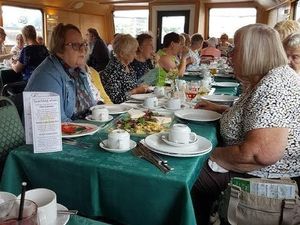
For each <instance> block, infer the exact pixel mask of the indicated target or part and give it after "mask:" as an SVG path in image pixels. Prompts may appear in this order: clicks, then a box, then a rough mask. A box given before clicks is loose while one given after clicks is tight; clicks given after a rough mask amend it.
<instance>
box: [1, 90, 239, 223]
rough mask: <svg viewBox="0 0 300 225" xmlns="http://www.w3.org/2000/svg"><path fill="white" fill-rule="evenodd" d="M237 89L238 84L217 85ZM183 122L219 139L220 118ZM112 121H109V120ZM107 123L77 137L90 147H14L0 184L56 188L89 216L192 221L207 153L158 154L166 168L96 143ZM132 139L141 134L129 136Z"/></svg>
mask: <svg viewBox="0 0 300 225" xmlns="http://www.w3.org/2000/svg"><path fill="white" fill-rule="evenodd" d="M216 91H217V92H218V93H223V94H229V95H236V94H237V91H238V90H237V88H220V89H219V88H217V90H216ZM174 120H175V121H174V122H180V123H186V124H187V125H188V126H189V127H190V128H191V130H192V131H193V132H195V133H196V134H198V135H201V136H203V137H205V138H207V139H208V140H210V141H211V142H212V145H213V147H215V146H217V144H218V122H192V121H187V120H182V119H178V118H176V117H174ZM113 122H114V121H112V122H111V123H113ZM100 138H101V139H102V140H103V139H105V138H107V132H106V130H105V129H100V131H99V132H97V133H96V134H94V135H90V136H84V137H79V138H78V139H77V140H79V141H81V142H83V143H91V144H92V146H91V147H90V148H88V149H83V148H80V147H76V146H73V145H68V144H63V151H60V152H56V153H43V154H34V153H33V146H32V145H23V146H20V147H18V148H16V149H14V150H12V151H11V152H10V153H9V155H8V157H7V160H6V163H5V168H4V172H3V176H2V179H1V183H0V190H3V191H9V192H12V193H14V194H19V193H20V191H21V190H20V184H21V182H22V181H27V183H28V186H29V187H30V188H38V187H44V188H49V189H51V190H53V191H55V192H56V194H57V201H58V202H59V203H60V204H63V205H65V206H66V207H67V208H69V209H77V210H79V212H80V213H81V214H82V215H84V216H87V217H90V218H95V217H103V218H109V219H112V220H114V221H117V222H118V223H121V224H130V225H140V224H144V225H148V224H149V225H160V224H161V225H163V224H174V225H175V224H185V225H193V224H196V219H195V213H194V209H193V204H192V199H191V195H190V190H191V188H192V186H193V184H194V182H195V180H196V179H197V176H198V175H199V172H200V170H201V168H202V166H203V164H204V163H205V161H206V159H207V158H208V157H209V153H208V154H205V155H202V156H198V157H190V158H176V157H170V156H162V157H163V158H164V159H166V160H168V163H169V165H170V166H171V167H173V168H174V170H173V171H171V172H169V173H167V174H164V173H162V172H161V171H160V170H158V169H157V168H156V167H154V166H153V165H152V164H150V163H148V162H146V161H145V160H142V159H140V158H138V157H136V156H134V155H133V154H132V153H131V151H128V152H125V153H122V154H116V153H110V152H107V151H104V150H103V149H101V147H99V142H100ZM132 139H133V140H134V141H140V140H141V139H142V137H140V136H132Z"/></svg>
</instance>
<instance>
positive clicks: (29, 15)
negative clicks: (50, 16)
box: [2, 6, 43, 45]
mask: <svg viewBox="0 0 300 225" xmlns="http://www.w3.org/2000/svg"><path fill="white" fill-rule="evenodd" d="M2 18H3V28H4V30H5V33H6V35H7V36H6V39H5V44H6V45H15V43H16V35H17V34H19V33H21V30H22V28H23V27H24V26H26V25H33V26H34V27H35V29H36V32H37V35H39V36H43V14H42V11H41V10H39V9H29V8H21V7H14V6H2Z"/></svg>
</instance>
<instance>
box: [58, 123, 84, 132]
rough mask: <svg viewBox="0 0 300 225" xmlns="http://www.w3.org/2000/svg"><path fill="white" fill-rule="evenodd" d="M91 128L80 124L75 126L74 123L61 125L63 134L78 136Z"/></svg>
mask: <svg viewBox="0 0 300 225" xmlns="http://www.w3.org/2000/svg"><path fill="white" fill-rule="evenodd" d="M88 129H89V128H87V127H85V126H83V125H79V124H73V123H64V124H62V125H61V131H62V133H63V134H76V133H81V132H83V131H86V130H88Z"/></svg>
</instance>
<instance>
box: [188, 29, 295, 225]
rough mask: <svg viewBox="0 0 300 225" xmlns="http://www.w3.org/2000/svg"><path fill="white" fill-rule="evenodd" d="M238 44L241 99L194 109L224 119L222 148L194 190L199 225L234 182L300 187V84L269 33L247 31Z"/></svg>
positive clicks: (236, 64) (277, 40)
mask: <svg viewBox="0 0 300 225" xmlns="http://www.w3.org/2000/svg"><path fill="white" fill-rule="evenodd" d="M249 43H256V45H255V46H254V45H251V44H249ZM234 44H235V49H234V51H233V58H232V59H233V64H234V71H235V74H236V77H237V79H239V80H240V81H241V84H242V85H243V86H244V87H243V88H244V92H243V94H242V95H241V96H240V98H239V100H238V101H237V102H236V103H235V104H234V105H233V107H231V108H227V107H225V106H221V105H216V104H213V103H209V102H206V101H202V102H200V103H198V105H197V106H196V108H205V109H210V110H214V111H217V112H219V113H223V115H222V118H221V121H220V131H221V137H222V138H223V142H224V147H217V148H216V149H215V150H214V151H213V153H212V155H211V156H210V159H209V161H208V164H207V165H206V166H204V168H203V169H202V171H201V174H200V176H199V178H198V180H197V181H196V183H195V185H194V187H193V190H192V195H193V200H194V207H195V211H196V212H197V213H196V214H197V217H198V218H197V219H198V220H199V224H207V221H208V214H209V209H210V206H211V204H212V202H213V201H214V200H216V198H217V197H218V195H219V194H220V193H221V191H223V190H224V189H225V188H226V187H227V184H228V182H229V181H230V179H231V178H232V177H264V178H281V177H290V178H292V179H294V180H296V181H297V183H298V186H299V184H300V182H299V181H300V179H299V176H300V162H299V158H300V151H299V149H300V143H299V140H300V116H299V115H300V109H299V105H300V79H299V77H298V75H297V74H296V73H295V71H293V70H292V69H291V68H290V67H289V66H287V63H288V60H287V57H286V55H285V52H284V49H283V46H282V44H281V41H280V37H279V35H278V33H277V32H276V31H275V30H274V29H272V28H271V27H269V26H267V25H263V24H251V25H248V26H245V27H243V28H241V29H239V30H238V31H237V32H236V33H235V36H234ZM200 213H201V215H200ZM200 218H201V219H200Z"/></svg>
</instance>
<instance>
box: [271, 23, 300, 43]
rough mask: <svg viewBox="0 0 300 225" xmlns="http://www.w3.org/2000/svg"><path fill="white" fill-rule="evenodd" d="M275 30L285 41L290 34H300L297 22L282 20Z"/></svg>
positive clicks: (299, 26) (299, 25)
mask: <svg viewBox="0 0 300 225" xmlns="http://www.w3.org/2000/svg"><path fill="white" fill-rule="evenodd" d="M274 29H275V30H277V32H278V33H279V36H280V39H281V41H283V40H284V39H285V38H286V37H287V36H289V35H290V34H292V33H296V32H300V24H299V22H297V21H296V20H282V21H280V22H278V23H276V24H275V26H274Z"/></svg>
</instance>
